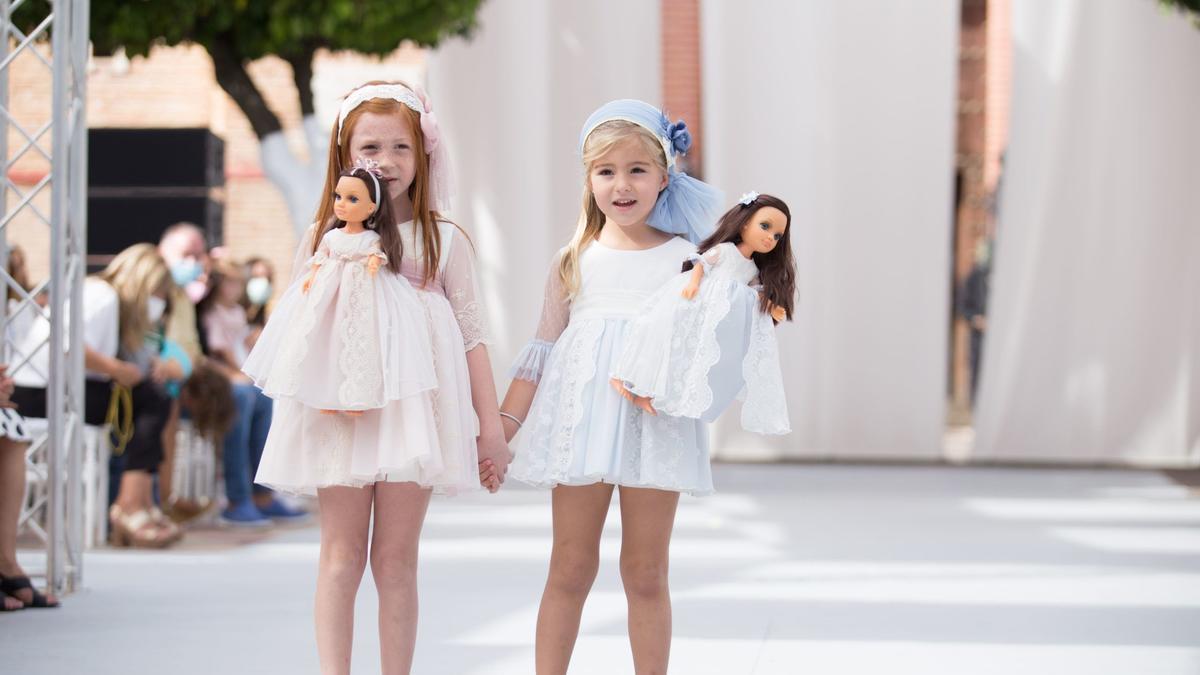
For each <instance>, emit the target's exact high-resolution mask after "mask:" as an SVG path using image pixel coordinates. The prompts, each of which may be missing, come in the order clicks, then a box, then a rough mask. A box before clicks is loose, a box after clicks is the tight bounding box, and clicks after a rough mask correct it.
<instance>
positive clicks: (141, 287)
mask: <svg viewBox="0 0 1200 675" xmlns="http://www.w3.org/2000/svg"><path fill="white" fill-rule="evenodd" d="M172 287H173V282H172V281H171V274H170V272H169V271H168V269H167V265H166V263H164V262H163V259H162V258H161V257H160V256H159V254H158V252H157V251H156V250H155V247H154V246H153V245H151V244H135V245H134V246H131V247H129V248H127V249H125V250H124V251H122V252H121V253H119V254H118V255H117V256H116V257H115V258H113V260H112V262H110V263H109V264H108V267H106V268H104V270H103V271H101V272H99V273H97V274H95V275H93V276H90V277H88V278H87V280H86V281H85V282H84V285H83V331H82V332H83V342H84V352H83V362H84V367H85V368H86V369H87V373H86V379H85V383H84V420H85V422H87V423H88V424H92V425H101V424H104V423H105V420H106V415H107V413H108V408H109V402H110V400H111V399H112V397H113V392H114V389H115V387H114V384H115V385H121V386H122V387H125V388H127V389H129V391H130V394H131V399H132V412H133V434H132V436H131V437H130V438H129V441H128V443H127V445H126V446H125V448H124V452H123V453H122V454H121V460H122V461H123V463H124V472H123V473H122V475H121V480H120V487H119V489H118V492H117V497H116V501H115V503H114V504H113V506H112V508H111V509H110V510H109V520H110V522H111V525H112V527H111V529H110V538H111V541H112V543H114V544H116V545H119V546H139V547H147V548H161V547H164V546H167V545H170V544H172V543H174V542H176V541H178V540H179V539H180V538H181V537H182V532H181V531H180V529H179V527H178V526H177V525H175V524H174V523H172V522H171V521H170V520H168V519H167V518H166V517H165V516H164V515H163V514H162V511H160V510H159V509H158V508H157V507H156V506H155V505H154V498H153V494H152V486H153V481H154V474H155V472H157V471H158V465H159V464H160V463H161V462H162V459H163V445H162V433H163V429H164V427H165V426H166V423H167V418H168V416H169V414H170V409H171V399H170V397H169V396H168V395H167V393H166V391H165V389H164V387H163V385H164V384H165V383H166V382H167V381H168V380H179V379H182V377H183V372H182V368H181V366H180V364H179V362H177V361H175V360H160V359H159V358H158V356H157V355H158V344H159V342H158V341H157V340H154V339H153V337H154V336H155V334H156V333H159V331H160V327H161V324H162V319H163V315H164V313H165V311H166V309H167V295H168V293H169V292H170V290H171V289H172ZM49 332H50V325H49V323H48V322H47V321H45V320H44V319H40V318H39V319H38V320H37V321H36V322H35V324H34V326H33V327H31V328H30V330H29V333H28V335H27V336H26V339H25V341H24V344H23V345H22V348H21V353H23V354H28V353H30V352H31V351H33V350H35V349H36V353H34V355H33V357H32V358H31V359H30V362H29V365H28V366H27V367H25V368H22V369H21V370H20V371H18V372H17V373H15V375H14V379H15V381H16V384H17V387H16V389H15V391H14V392H13V395H12V401H13V402H14V403H16V404H17V405H18V406H19V408H20V411H21V413H22V414H24V415H25V416H27V417H45V416H46V389H45V386H46V383H45V381H44V380H41V379H40V378H41V376H40V375H39V373H47V372H49V348H48V346H47V345H41V346H40V347H39V345H38V343H40V342H42V341H43V340H45V339H46V336H48V335H49Z"/></svg>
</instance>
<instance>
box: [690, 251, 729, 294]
mask: <svg viewBox="0 0 1200 675" xmlns="http://www.w3.org/2000/svg"><path fill="white" fill-rule="evenodd" d="M720 259H721V249H720V246H714V247H712V248H711V249H709V250H707V251H705V252H704V255H700V254H699V253H693V254H692V255H690V256H688V260H690V261H692V264H693V267H692V278H691V279H690V280H689V281H688V284H687V286H684V287H683V291H682V292H680V295H682V296H683V297H685V298H687V299H688V300H691V299H692V298H694V297H696V293H697V291H699V290H700V281H701V280H703V279H704V272H705V269H706V268H708V267H712V266H713V265H716V264H717V261H719V260H720Z"/></svg>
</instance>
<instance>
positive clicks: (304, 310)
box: [271, 251, 329, 397]
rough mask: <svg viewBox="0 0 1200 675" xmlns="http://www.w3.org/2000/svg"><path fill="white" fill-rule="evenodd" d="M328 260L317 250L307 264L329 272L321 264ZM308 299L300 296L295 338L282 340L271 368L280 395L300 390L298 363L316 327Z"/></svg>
mask: <svg viewBox="0 0 1200 675" xmlns="http://www.w3.org/2000/svg"><path fill="white" fill-rule="evenodd" d="M328 260H329V256H327V255H325V254H324V253H323V252H321V251H317V253H316V254H315V255H313V257H312V258H310V259H309V261H308V264H307V266H308V267H312V266H313V265H322V267H321V269H319V270H317V274H318V275H321V274H322V273H324V274H329V268H328V267H327V266H323V265H324V263H325V262H327V261H328ZM313 285H314V286H315V285H317V279H313ZM310 292H311V291H310ZM310 300H311V298H308V297H305V298H302V300H301V303H300V315H299V317H298V319H297V321H296V323H295V338H294V339H292V340H285V341H284V353H282V354H280V355H279V357H278V358H276V359H275V363H274V367H273V368H272V373H271V379H272V380H275V381H277V382H278V383H279V385H278V391H279V394H280V395H281V396H285V397H290V396H295V395H296V394H297V392H299V390H300V372H301V369H300V363H301V362H302V361H303V360H304V359H305V358H306V357H307V356H308V341H309V337H310V335H311V334H312V331H313V329H314V328H316V327H317V312H316V310H315V308H314V307H313V303H312V302H310ZM288 366H291V367H288Z"/></svg>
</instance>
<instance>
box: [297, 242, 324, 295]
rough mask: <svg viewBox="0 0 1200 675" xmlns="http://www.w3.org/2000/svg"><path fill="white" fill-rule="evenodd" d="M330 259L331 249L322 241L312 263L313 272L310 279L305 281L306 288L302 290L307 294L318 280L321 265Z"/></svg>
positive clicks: (309, 274)
mask: <svg viewBox="0 0 1200 675" xmlns="http://www.w3.org/2000/svg"><path fill="white" fill-rule="evenodd" d="M328 257H329V247H328V246H327V245H326V244H325V242H324V241H322V242H321V245H320V246H318V247H317V253H316V255H314V256H313V259H312V262H311V263H310V265H311V266H312V271H311V272H309V273H308V278H307V279H305V280H304V286H303V287H302V288H301V290H303V291H304V292H305V293H307V292H308V290H309V289H310V288H312V285H313V282H314V281H316V279H317V272H318V271H320V269H321V263H322V262H324V261H325V259H326V258H328Z"/></svg>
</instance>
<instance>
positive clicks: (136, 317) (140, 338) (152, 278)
mask: <svg viewBox="0 0 1200 675" xmlns="http://www.w3.org/2000/svg"><path fill="white" fill-rule="evenodd" d="M96 278H97V279H100V280H101V281H103V282H105V283H107V284H108V285H109V286H112V287H113V290H115V291H116V292H117V298H118V300H119V308H120V309H119V311H120V318H119V319H118V325H119V326H120V329H119V330H120V335H121V345H122V346H123V347H125V349H126V350H127V351H131V352H136V351H138V350H139V349H141V348H142V345H143V344H144V343H145V340H146V334H147V333H148V332H149V331H150V329H151V328H152V326H151V324H150V317H149V316H148V314H147V311H146V308H147V306H148V305H149V304H150V296H152V295H154V294H155V293H156V292H163V293H166V292H167V291H168V290H169V289H170V285H171V284H172V283H174V282H172V281H171V272H170V270H169V269H168V268H167V263H166V262H164V261H163V259H162V256H160V255H159V254H158V248H157V247H156V246H154V245H153V244H134V245H133V246H130V247H129V248H127V249H125V250H124V251H121V252H120V253H118V254H117V256H116V257H115V258H113V259H112V262H110V263H108V267H105V268H104V269H103V270H101V271H100V272H97V273H96Z"/></svg>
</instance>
